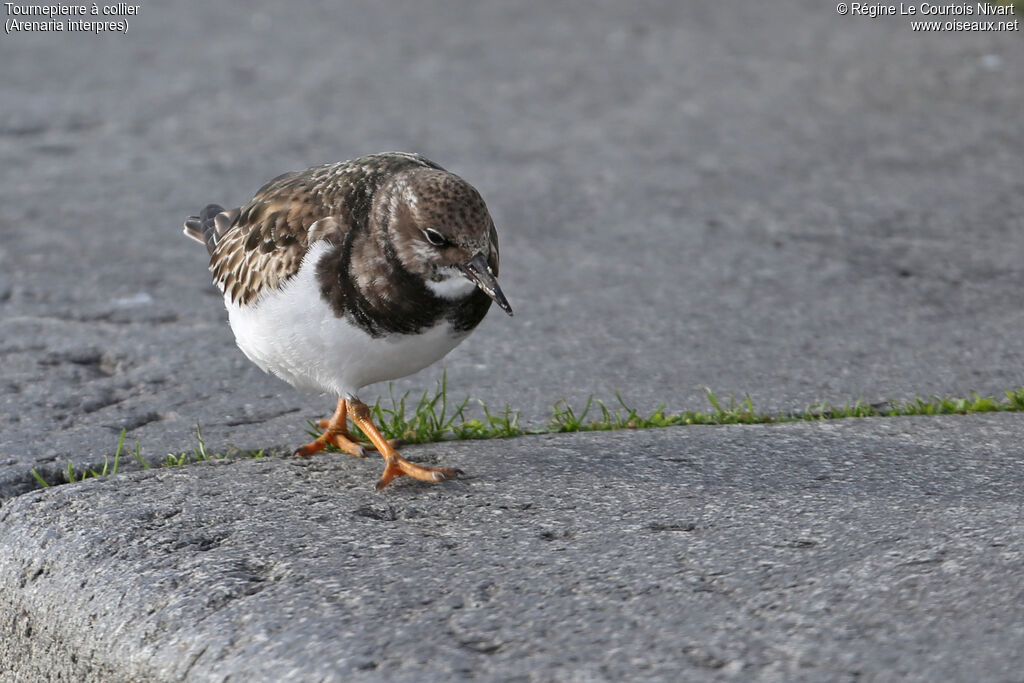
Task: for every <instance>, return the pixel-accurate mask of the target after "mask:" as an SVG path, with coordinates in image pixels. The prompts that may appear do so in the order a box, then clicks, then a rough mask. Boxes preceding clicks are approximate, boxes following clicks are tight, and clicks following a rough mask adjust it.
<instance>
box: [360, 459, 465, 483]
mask: <svg viewBox="0 0 1024 683" xmlns="http://www.w3.org/2000/svg"><path fill="white" fill-rule="evenodd" d="M384 460H385V465H384V474H382V475H381V476H380V480H379V481H378V482H377V490H378V491H379V490H380V489H382V488H384V487H385V486H387V485H388V484H390V483H391V481H392V480H393V479H394V478H395V477H402V476H409V477H412V478H413V479H419V480H420V481H444V480H445V479H454V478H456V477H458V476H459V475H460V474H463V472H462V470H457V469H455V468H452V467H427V466H425V465H418V464H416V463H414V462H409V461H408V460H406V459H405V458H403V457H402V456H400V455H398V454H397V453H395V454H393V455H390V456H385V458H384Z"/></svg>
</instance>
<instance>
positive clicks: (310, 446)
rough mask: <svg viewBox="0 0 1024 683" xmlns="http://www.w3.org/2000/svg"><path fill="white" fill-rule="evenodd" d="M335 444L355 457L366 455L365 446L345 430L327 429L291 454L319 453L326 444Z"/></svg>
mask: <svg viewBox="0 0 1024 683" xmlns="http://www.w3.org/2000/svg"><path fill="white" fill-rule="evenodd" d="M328 444H330V445H331V446H335V447H336V448H338V450H340V451H343V452H345V453H348V454H349V455H354V456H355V457H357V458H365V457H366V448H365V447H364V446H363V445H362V444H360V443H358V442H357V441H353V440H352V437H351V436H349V435H348V433H347V432H339V431H333V430H330V429H328V430H327V431H326V432H324V433H323V434H321V435H320V436H318V437H317V438H316V440H315V441H311V442H310V443H307V444H305V445H304V446H299V447H298V448H296V449H295V451H294V452H293V453H292V455H297V456H307V455H313V454H314V453H319V452H320V451H322V450H323V449H325V448H327V445H328Z"/></svg>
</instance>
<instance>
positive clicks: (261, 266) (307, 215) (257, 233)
mask: <svg viewBox="0 0 1024 683" xmlns="http://www.w3.org/2000/svg"><path fill="white" fill-rule="evenodd" d="M328 176H329V174H328V173H327V169H326V168H325V167H320V168H316V169H310V170H308V171H300V172H297V173H286V174H285V175H282V176H278V177H277V178H275V179H274V180H271V181H270V182H269V183H267V184H266V185H264V186H263V187H262V188H261V189H260V191H259V192H257V193H256V196H255V197H253V199H252V201H250V202H249V203H248V204H246V205H245V206H243V207H241V208H240V209H235V210H234V211H232V212H227V211H226V212H224V213H221V214H219V215H218V216H217V218H218V219H221V217H222V216H223V217H224V218H223V219H222V220H230V221H231V226H230V227H229V228H228V229H227V230H226V231H225V232H224V234H223V236H221V237H220V238H219V239H218V241H217V246H216V248H215V249H214V251H213V254H212V255H211V257H210V270H211V271H213V282H214V284H216V285H217V286H218V287H219V288H220V290H221V291H222V292H224V293H225V294H228V295H229V296H230V297H231V301H232V302H234V303H236V304H248V303H252V302H253V301H255V300H256V298H257V297H258V296H259V294H260V292H262V291H263V290H265V289H267V288H270V289H276V288H277V287H279V286H280V285H281V283H282V282H284V281H285V280H287V279H288V278H289V277H291V276H292V275H294V274H295V273H296V272H297V271H298V270H299V266H300V265H301V264H302V259H303V257H304V256H305V255H306V249H307V248H308V246H309V245H310V244H312V243H313V242H315V241H317V240H319V239H327V240H330V241H338V240H340V239H341V238H342V237H343V236H344V232H345V229H346V228H345V227H344V225H343V223H342V222H341V221H339V220H337V219H336V218H335V217H334V216H333V215H332V214H333V213H334V212H335V211H337V208H338V207H337V206H332V203H334V202H332V199H335V198H334V197H333V196H332V195H331V193H330V192H328V191H326V184H327V183H326V181H328V180H329V177H328ZM232 213H233V214H234V216H232V215H231V214H232ZM232 219H233V220H232Z"/></svg>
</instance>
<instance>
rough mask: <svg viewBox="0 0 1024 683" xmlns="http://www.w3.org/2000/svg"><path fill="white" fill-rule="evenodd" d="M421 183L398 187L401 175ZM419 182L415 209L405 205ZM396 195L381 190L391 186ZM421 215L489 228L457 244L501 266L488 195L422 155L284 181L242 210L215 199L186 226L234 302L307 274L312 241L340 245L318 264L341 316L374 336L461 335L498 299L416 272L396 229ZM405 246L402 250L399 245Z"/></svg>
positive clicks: (380, 158) (361, 162)
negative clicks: (448, 330) (451, 291)
mask: <svg viewBox="0 0 1024 683" xmlns="http://www.w3.org/2000/svg"><path fill="white" fill-rule="evenodd" d="M413 170H415V177H414V179H412V180H410V181H408V182H403V183H396V178H399V179H402V178H406V177H407V176H408V172H410V171H413ZM412 183H414V184H415V190H416V194H415V195H414V199H413V201H412V208H411V209H410V207H409V206H407V203H406V202H404V201H400V200H401V199H402V197H401V196H400V195H401V193H402V192H405V191H407V189H408V186H409V185H410V184H412ZM382 191H383V192H387V193H390V194H389V195H388V196H378V195H379V193H381V192H382ZM410 210H414V211H415V212H416V218H417V219H418V221H419V222H420V223H424V224H436V225H466V226H477V229H476V230H475V232H476V233H479V232H480V231H479V227H480V226H483V227H484V232H483V233H481V234H482V235H484V236H486V238H485V239H480V238H477V241H473V240H470V239H469V238H468V237H467V238H466V239H463V240H460V239H456V240H455V241H454V242H453V243H454V244H456V245H457V246H460V247H463V248H466V249H470V250H475V249H477V248H480V249H487V250H488V253H487V261H488V265H489V267H490V269H491V270H492V272H493V273H494V274H495V275H497V272H498V243H497V232H496V231H495V230H494V226H493V223H492V221H491V219H490V215H489V213H488V212H487V207H486V205H485V204H484V202H483V199H482V198H480V195H479V193H477V191H476V190H475V189H474V188H473V187H472V186H471V185H469V184H468V183H466V182H465V181H463V180H462V179H461V178H459V177H458V176H455V175H453V174H451V173H449V172H447V171H445V170H444V169H443V168H441V167H440V166H439V165H437V164H435V163H434V162H432V161H429V160H428V159H426V158H424V157H422V156H419V155H416V154H404V153H397V152H389V153H384V154H374V155H370V156H366V157H361V158H359V159H354V160H352V161H346V162H341V163H335V164H327V165H324V166H317V167H313V168H310V169H307V170H305V171H298V172H293V173H286V174H283V175H280V176H278V177H277V178H274V179H273V180H271V181H270V182H268V183H267V184H266V185H264V186H263V187H262V188H260V190H259V191H258V192H257V193H256V195H255V196H254V197H253V199H252V200H251V201H250V202H249V203H248V204H246V205H245V206H242V207H240V208H237V209H233V210H231V211H224V210H221V209H220V207H219V206H217V205H210V206H208V207H207V208H206V209H204V211H203V212H202V215H201V216H193V217H190V219H189V220H188V221H187V222H186V234H188V235H189V236H191V237H193V238H194V239H196V240H197V241H203V242H205V244H206V245H207V248H208V250H210V254H211V256H210V270H211V271H212V273H213V281H214V284H216V285H217V287H219V288H220V290H221V291H222V292H223V293H224V294H225V296H226V298H227V299H228V300H229V301H230V302H231V303H233V304H237V305H241V306H246V305H256V304H257V303H258V301H259V298H260V296H261V295H262V294H263V293H265V292H268V291H271V290H276V289H279V288H280V287H281V286H282V285H283V284H284V283H285V282H287V281H288V280H289V278H291V277H293V276H294V275H295V274H296V273H297V272H298V270H299V267H300V266H301V264H302V261H303V258H304V257H305V255H306V253H307V250H308V248H309V246H310V245H311V244H313V243H315V242H317V241H319V240H324V241H326V242H328V243H329V244H330V245H332V247H331V250H330V251H329V252H328V253H327V254H326V255H325V256H324V257H323V258H322V259H321V261H320V263H319V264H318V277H319V279H320V283H321V291H322V294H323V297H324V299H325V300H326V301H328V302H329V304H330V305H331V307H332V308H333V310H334V311H335V314H336V315H338V316H339V317H346V318H348V319H349V320H351V321H352V322H353V323H355V324H357V325H358V326H359V327H360V328H362V329H363V330H364V331H366V332H367V333H368V334H370V335H371V336H374V337H379V336H384V335H386V334H391V333H399V334H413V333H416V332H419V331H421V330H423V329H427V328H430V327H432V326H433V325H435V324H437V323H438V322H439V321H440V320H441V319H447V320H448V321H449V322H450V323H451V325H452V328H453V329H454V330H455V331H457V332H468V331H469V330H471V329H473V328H474V327H475V326H476V325H477V324H478V323H479V322H480V321H481V320H482V319H483V317H484V315H485V314H486V313H487V310H488V308H489V307H490V303H491V299H490V298H489V297H488V296H487V294H485V293H484V292H482V291H479V290H475V291H473V292H472V293H470V294H468V295H467V296H466V297H465V298H463V299H460V300H445V299H441V298H440V297H438V296H437V295H435V294H434V293H433V292H432V291H431V290H429V289H428V288H427V287H426V286H425V285H424V278H428V279H429V278H431V277H432V276H433V275H432V273H429V272H428V273H413V272H410V271H409V270H408V269H407V268H406V267H405V266H404V265H403V259H405V260H406V261H408V259H411V258H414V257H415V255H414V254H410V253H407V252H403V253H399V252H400V250H403V249H406V250H407V249H409V248H411V247H409V246H407V245H405V244H404V242H405V241H406V240H396V239H394V238H395V236H396V235H395V234H393V233H394V232H395V231H396V230H401V229H402V225H403V224H404V223H406V222H410V220H409V218H408V217H407V216H405V215H404V214H403V212H405V213H408V212H409V211H410ZM396 241H400V242H403V244H399V245H398V246H396V244H395V242H396Z"/></svg>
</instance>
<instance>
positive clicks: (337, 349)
mask: <svg viewBox="0 0 1024 683" xmlns="http://www.w3.org/2000/svg"><path fill="white" fill-rule="evenodd" d="M329 246H330V245H328V244H327V243H326V242H318V243H316V244H314V245H313V246H312V247H310V249H309V251H308V252H307V253H306V257H305V258H304V259H303V262H302V266H301V268H300V269H299V272H298V273H296V275H295V276H294V277H293V278H292V279H291V280H289V281H288V282H286V283H285V284H284V285H283V286H282V287H281V288H280V289H277V290H274V291H271V292H268V293H266V294H265V295H263V296H261V297H260V299H259V300H258V301H257V302H256V303H255V304H254V305H252V306H237V305H235V304H233V303H231V302H230V301H229V300H228V297H226V296H225V299H224V303H225V306H226V307H227V309H228V319H229V321H230V323H231V330H232V331H233V332H234V333H235V341H236V342H237V343H238V348H240V349H241V350H242V351H243V352H244V353H245V355H246V356H248V358H249V360H251V361H252V362H254V363H256V365H258V366H260V367H261V368H263V369H264V370H266V371H268V372H272V373H274V374H275V375H277V376H278V377H280V378H281V379H283V380H284V381H286V382H288V383H289V384H291V385H293V386H295V387H297V388H299V389H305V390H308V391H317V392H328V393H331V394H335V395H338V396H354V395H355V394H356V392H358V391H359V389H361V388H362V387H364V386H367V385H369V384H373V383H374V382H382V381H384V380H390V379H397V378H399V377H405V376H406V375H411V374H412V373H414V372H418V371H419V370H422V369H423V368H425V367H427V366H428V365H430V364H431V363H433V362H434V361H437V360H440V359H441V358H443V357H444V356H445V355H446V354H447V353H448V352H449V351H451V350H452V349H454V348H455V347H456V346H457V345H458V344H459V342H461V341H462V340H463V339H465V338H466V336H467V335H468V332H466V333H459V334H456V333H455V332H453V331H452V328H451V325H449V324H448V323H447V322H442V323H440V324H439V325H437V326H435V327H433V328H430V329H429V330H426V331H424V333H423V334H416V335H388V336H386V337H379V338H373V337H371V336H370V335H369V334H367V333H366V332H364V331H363V330H362V329H360V328H359V327H357V326H355V325H353V324H352V323H349V322H348V321H347V320H345V319H344V318H339V317H337V316H336V315H334V312H333V311H332V310H331V308H330V306H329V305H328V304H327V302H325V301H324V300H323V299H321V298H320V288H319V285H318V283H317V280H316V263H317V262H318V261H319V260H320V257H321V256H322V255H323V253H324V252H325V251H326V250H327V249H328V248H329Z"/></svg>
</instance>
